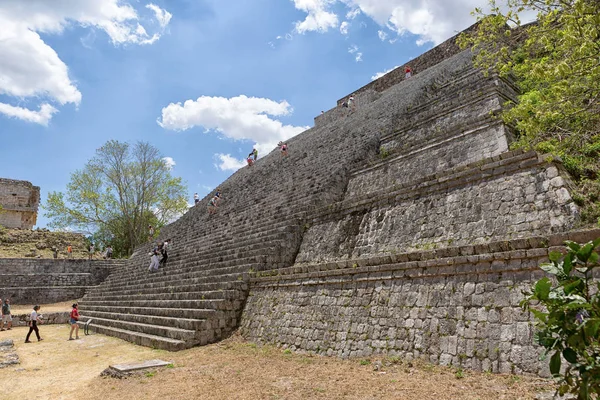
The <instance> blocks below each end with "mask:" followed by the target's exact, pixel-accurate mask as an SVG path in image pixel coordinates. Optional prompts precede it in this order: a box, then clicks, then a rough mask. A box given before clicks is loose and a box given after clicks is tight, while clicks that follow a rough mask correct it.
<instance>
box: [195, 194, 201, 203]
mask: <svg viewBox="0 0 600 400" xmlns="http://www.w3.org/2000/svg"><path fill="white" fill-rule="evenodd" d="M199 201H200V197H199V196H198V193H194V205H196V204H198V202H199Z"/></svg>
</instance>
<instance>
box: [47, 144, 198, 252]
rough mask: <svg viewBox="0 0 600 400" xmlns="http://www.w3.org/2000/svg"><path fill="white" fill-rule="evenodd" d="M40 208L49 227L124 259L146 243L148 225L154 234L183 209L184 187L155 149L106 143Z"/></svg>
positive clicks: (139, 145) (184, 205)
mask: <svg viewBox="0 0 600 400" xmlns="http://www.w3.org/2000/svg"><path fill="white" fill-rule="evenodd" d="M45 209H46V213H45V215H46V216H47V217H48V218H50V219H51V223H50V224H49V225H50V226H51V227H54V228H67V227H69V228H75V229H77V230H82V231H85V232H88V233H90V234H91V235H92V237H93V240H99V241H101V242H103V243H104V244H109V243H110V244H111V245H112V246H113V248H114V250H115V254H116V255H122V256H125V255H130V254H131V253H132V252H133V249H134V248H135V246H137V245H139V244H140V243H144V242H145V241H147V239H148V231H147V227H148V225H152V226H154V227H155V229H157V231H158V229H160V228H161V227H162V226H164V225H165V224H167V223H168V222H169V221H170V220H172V219H174V218H176V217H178V216H179V215H181V214H183V213H184V212H185V211H186V210H187V201H186V187H185V186H184V185H183V183H182V180H181V178H175V177H173V176H172V175H171V172H170V168H169V166H168V165H167V164H166V163H165V161H164V160H163V158H162V156H161V154H160V152H159V150H158V149H157V148H155V147H153V146H152V145H150V144H149V143H146V142H138V143H136V144H134V145H130V144H128V143H122V142H119V141H116V140H111V141H109V142H107V143H106V144H105V145H104V146H102V147H101V148H99V149H98V150H96V155H95V156H94V157H93V158H92V159H91V160H90V161H88V162H87V163H86V165H85V166H84V167H83V169H81V170H77V171H75V172H74V173H72V174H71V180H70V182H69V183H68V185H67V190H66V191H65V192H64V193H63V192H52V193H50V194H49V195H48V201H47V203H46V205H45Z"/></svg>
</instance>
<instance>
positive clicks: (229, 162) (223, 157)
mask: <svg viewBox="0 0 600 400" xmlns="http://www.w3.org/2000/svg"><path fill="white" fill-rule="evenodd" d="M215 160H217V163H215V167H216V168H217V169H219V170H221V171H237V170H238V169H240V168H242V167H244V166H245V165H246V161H244V160H238V159H237V158H235V157H232V156H231V155H230V154H220V153H219V154H215ZM211 190H212V189H211ZM209 191H210V190H209Z"/></svg>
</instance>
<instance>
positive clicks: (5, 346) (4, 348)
mask: <svg viewBox="0 0 600 400" xmlns="http://www.w3.org/2000/svg"><path fill="white" fill-rule="evenodd" d="M19 363H20V361H19V355H18V354H17V352H16V350H15V346H14V343H13V341H12V340H11V339H8V340H3V341H1V342H0V368H6V367H9V366H11V365H16V364H19Z"/></svg>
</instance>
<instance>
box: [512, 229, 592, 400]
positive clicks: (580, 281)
mask: <svg viewBox="0 0 600 400" xmlns="http://www.w3.org/2000/svg"><path fill="white" fill-rule="evenodd" d="M566 245H567V254H565V255H563V254H561V253H559V252H552V253H550V261H551V262H550V263H545V264H542V265H541V268H542V269H543V270H544V271H545V272H546V273H548V274H550V275H551V276H552V277H553V278H554V279H552V280H550V279H549V278H548V277H544V278H542V279H540V280H539V281H538V282H537V283H536V284H535V285H534V287H533V293H532V294H531V295H530V296H529V297H528V298H526V299H525V300H523V302H522V303H521V305H522V307H523V308H524V309H525V310H528V311H531V312H532V313H533V315H534V317H535V319H536V323H537V324H536V325H537V328H538V331H537V333H536V336H535V337H536V340H537V342H538V344H540V345H541V346H542V347H544V348H545V349H546V354H545V355H546V356H547V355H548V354H550V353H552V356H551V357H550V372H551V373H552V375H553V376H554V378H555V379H556V381H557V383H558V384H559V386H558V392H559V393H560V394H561V395H564V394H565V393H572V394H576V395H577V399H578V400H592V399H598V398H599V397H600V291H599V289H600V283H598V282H594V281H593V277H594V271H595V270H596V269H597V268H598V267H599V266H600V265H599V264H598V253H597V252H596V249H597V248H598V246H599V245H600V238H599V239H596V240H595V241H592V242H589V243H585V244H577V243H575V242H566ZM561 356H562V357H561ZM563 359H564V360H565V361H566V362H567V364H566V366H565V368H564V369H561V364H562V360H563Z"/></svg>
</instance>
